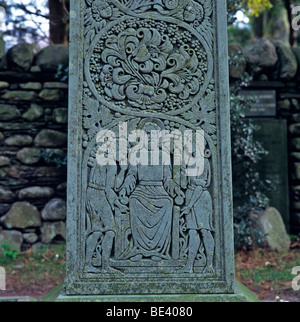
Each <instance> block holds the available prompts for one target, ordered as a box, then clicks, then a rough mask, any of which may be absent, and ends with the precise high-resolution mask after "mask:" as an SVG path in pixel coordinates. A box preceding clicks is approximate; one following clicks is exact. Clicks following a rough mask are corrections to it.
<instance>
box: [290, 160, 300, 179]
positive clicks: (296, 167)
mask: <svg viewBox="0 0 300 322" xmlns="http://www.w3.org/2000/svg"><path fill="white" fill-rule="evenodd" d="M291 172H292V179H293V180H300V162H295V163H293V164H292V170H291Z"/></svg>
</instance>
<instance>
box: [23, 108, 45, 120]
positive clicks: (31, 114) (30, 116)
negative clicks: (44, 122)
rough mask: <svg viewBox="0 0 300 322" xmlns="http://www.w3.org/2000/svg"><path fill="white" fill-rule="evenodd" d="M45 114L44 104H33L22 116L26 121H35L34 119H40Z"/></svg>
mask: <svg viewBox="0 0 300 322" xmlns="http://www.w3.org/2000/svg"><path fill="white" fill-rule="evenodd" d="M43 115H44V109H43V107H42V106H40V105H37V104H31V105H30V108H29V109H28V110H27V112H25V113H24V114H23V115H22V117H23V119H25V120H26V121H30V122H33V121H36V120H38V119H39V118H40V117H42V116H43Z"/></svg>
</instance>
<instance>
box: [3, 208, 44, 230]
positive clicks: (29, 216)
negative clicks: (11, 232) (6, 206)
mask: <svg viewBox="0 0 300 322" xmlns="http://www.w3.org/2000/svg"><path fill="white" fill-rule="evenodd" d="M1 221H2V223H3V225H4V226H5V227H6V228H7V229H14V228H15V229H25V228H29V227H40V226H41V225H42V221H41V216H40V212H39V211H38V209H37V208H36V207H35V206H33V205H31V204H30V203H29V202H16V203H14V204H13V205H12V207H11V209H10V210H9V212H8V213H7V214H6V215H4V217H2V218H1Z"/></svg>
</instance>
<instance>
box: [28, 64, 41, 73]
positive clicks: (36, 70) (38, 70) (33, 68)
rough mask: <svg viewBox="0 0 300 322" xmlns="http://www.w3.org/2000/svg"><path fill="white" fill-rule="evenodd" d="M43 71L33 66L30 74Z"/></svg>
mask: <svg viewBox="0 0 300 322" xmlns="http://www.w3.org/2000/svg"><path fill="white" fill-rule="evenodd" d="M41 71H42V70H41V67H40V66H32V67H31V68H30V72H31V73H40V72H41Z"/></svg>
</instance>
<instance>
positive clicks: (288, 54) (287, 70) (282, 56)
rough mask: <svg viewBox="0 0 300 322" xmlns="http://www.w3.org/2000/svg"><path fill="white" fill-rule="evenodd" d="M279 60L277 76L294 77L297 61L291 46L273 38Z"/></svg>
mask: <svg viewBox="0 0 300 322" xmlns="http://www.w3.org/2000/svg"><path fill="white" fill-rule="evenodd" d="M272 43H273V44H274V46H275V48H276V51H277V54H278V57H279V62H280V68H279V73H278V77H279V78H280V79H283V80H291V79H293V78H294V77H295V75H296V73H297V69H298V63H297V59H296V56H295V54H294V53H293V51H292V48H291V47H290V46H289V45H287V44H286V43H284V42H283V41H281V40H273V41H272Z"/></svg>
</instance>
